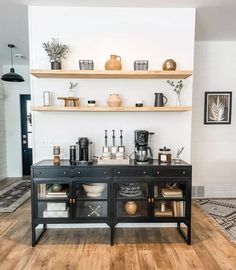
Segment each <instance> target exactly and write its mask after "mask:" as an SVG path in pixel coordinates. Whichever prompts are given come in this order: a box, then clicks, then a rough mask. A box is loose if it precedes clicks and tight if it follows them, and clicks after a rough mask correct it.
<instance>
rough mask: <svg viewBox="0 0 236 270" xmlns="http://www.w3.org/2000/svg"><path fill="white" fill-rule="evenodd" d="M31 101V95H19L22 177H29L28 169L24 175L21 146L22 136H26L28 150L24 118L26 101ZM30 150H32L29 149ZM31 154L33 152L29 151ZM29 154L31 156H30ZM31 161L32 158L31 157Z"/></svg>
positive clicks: (22, 149)
mask: <svg viewBox="0 0 236 270" xmlns="http://www.w3.org/2000/svg"><path fill="white" fill-rule="evenodd" d="M27 100H31V94H20V126H21V139H20V141H21V161H22V165H21V167H22V177H24V176H29V175H30V168H29V174H25V173H24V172H25V168H24V151H25V150H26V149H24V145H23V135H25V134H27V137H26V140H27V148H28V130H27V120H26V124H25V123H24V122H25V116H26V115H27V106H26V101H27ZM23 123H24V124H23ZM31 149H32V148H31ZM31 151H32V152H33V150H31ZM32 152H31V156H32ZM32 160H33V157H32Z"/></svg>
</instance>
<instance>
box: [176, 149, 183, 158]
mask: <svg viewBox="0 0 236 270" xmlns="http://www.w3.org/2000/svg"><path fill="white" fill-rule="evenodd" d="M183 151H184V147H181V149H179V148H178V151H177V153H176V158H180V155H181V154H182V152H183Z"/></svg>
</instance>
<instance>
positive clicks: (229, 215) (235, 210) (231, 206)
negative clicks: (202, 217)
mask: <svg viewBox="0 0 236 270" xmlns="http://www.w3.org/2000/svg"><path fill="white" fill-rule="evenodd" d="M197 203H198V204H199V205H200V207H201V208H202V209H203V210H205V211H206V212H207V213H208V214H209V215H210V216H211V217H212V218H213V219H214V221H215V222H216V224H217V226H218V227H219V228H220V229H221V230H222V231H224V232H225V233H226V234H227V235H228V236H229V237H230V238H231V240H232V241H234V242H235V241H236V199H203V200H197Z"/></svg>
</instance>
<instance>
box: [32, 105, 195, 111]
mask: <svg viewBox="0 0 236 270" xmlns="http://www.w3.org/2000/svg"><path fill="white" fill-rule="evenodd" d="M191 109H192V107H190V106H183V107H152V106H144V107H131V106H127V107H108V106H104V107H87V106H81V107H62V106H51V107H47V106H32V107H31V110H32V111H38V112H187V111H191Z"/></svg>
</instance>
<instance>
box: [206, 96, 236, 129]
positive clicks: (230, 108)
mask: <svg viewBox="0 0 236 270" xmlns="http://www.w3.org/2000/svg"><path fill="white" fill-rule="evenodd" d="M208 95H216V96H217V95H229V108H228V110H229V119H228V122H221V121H218V122H217V121H212V122H207V106H208V104H207V101H208ZM231 114H232V91H221V92H205V100H204V125H230V124H231Z"/></svg>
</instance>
